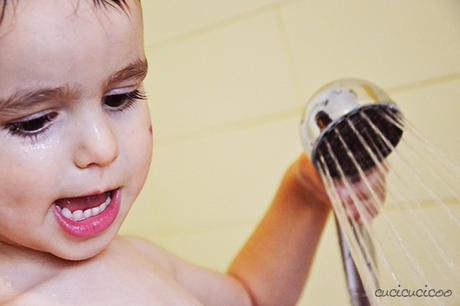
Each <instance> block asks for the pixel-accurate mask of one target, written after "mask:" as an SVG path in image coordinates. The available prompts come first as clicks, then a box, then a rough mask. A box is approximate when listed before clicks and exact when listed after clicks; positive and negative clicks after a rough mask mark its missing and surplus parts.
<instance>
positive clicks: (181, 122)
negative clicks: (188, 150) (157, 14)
mask: <svg viewBox="0 0 460 306" xmlns="http://www.w3.org/2000/svg"><path fill="white" fill-rule="evenodd" d="M147 52H148V56H149V61H150V74H149V78H148V79H147V80H146V83H145V84H146V90H147V92H148V94H149V96H150V101H151V104H152V114H153V118H154V127H155V128H156V133H157V134H156V135H157V137H160V138H164V137H171V136H174V135H177V134H184V133H185V134H190V133H194V132H196V131H199V130H201V129H205V128H210V127H214V126H221V125H225V124H226V123H228V122H234V121H237V120H242V119H245V118H253V117H259V116H263V115H266V114H272V113H276V112H278V111H280V110H286V109H290V108H292V107H293V106H295V105H297V104H296V103H297V101H295V98H294V95H295V92H294V88H293V85H292V82H291V74H290V72H289V70H288V67H287V64H286V63H287V57H286V53H285V49H284V46H283V44H282V40H281V35H280V32H279V31H278V19H277V18H276V14H275V13H273V12H267V13H266V14H263V15H260V16H256V17H254V18H251V19H248V20H244V21H241V22H238V23H236V24H232V25H229V26H225V27H221V28H219V29H216V30H214V31H209V32H207V33H204V34H202V35H198V36H196V37H193V38H190V39H186V40H182V41H180V42H175V43H172V44H168V45H165V46H162V47H158V48H153V49H149V50H147Z"/></svg>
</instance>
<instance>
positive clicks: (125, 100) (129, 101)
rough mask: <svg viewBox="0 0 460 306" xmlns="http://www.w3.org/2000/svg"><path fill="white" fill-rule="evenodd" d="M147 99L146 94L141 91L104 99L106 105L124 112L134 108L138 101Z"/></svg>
mask: <svg viewBox="0 0 460 306" xmlns="http://www.w3.org/2000/svg"><path fill="white" fill-rule="evenodd" d="M145 99H147V97H146V95H145V93H143V92H142V91H140V90H139V89H136V90H133V91H131V92H128V93H124V94H119V95H108V96H105V97H104V104H105V105H106V106H107V107H108V108H109V109H110V110H115V111H124V110H125V109H127V108H129V107H131V106H133V105H134V104H135V103H136V102H137V101H138V100H145Z"/></svg>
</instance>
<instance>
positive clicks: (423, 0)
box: [122, 0, 460, 306]
mask: <svg viewBox="0 0 460 306" xmlns="http://www.w3.org/2000/svg"><path fill="white" fill-rule="evenodd" d="M143 6H144V19H145V27H146V28H145V42H146V52H147V56H148V59H149V64H150V72H149V76H148V79H147V80H146V84H145V85H146V90H147V92H148V95H149V98H150V102H149V103H150V106H151V113H152V118H153V123H154V130H155V142H154V158H153V164H152V169H151V173H150V176H149V178H148V181H147V183H146V186H145V188H144V191H143V192H142V194H141V196H140V197H139V199H138V200H137V203H136V204H135V206H134V208H133V209H132V212H131V214H130V216H129V217H128V219H127V221H126V224H125V225H124V227H123V229H122V232H123V233H128V234H136V235H140V236H144V237H146V238H148V239H150V240H152V241H155V242H157V243H159V244H161V245H163V246H164V247H166V248H167V249H169V250H171V251H172V252H174V253H176V254H177V255H179V256H181V257H183V258H185V259H188V260H190V261H192V262H194V263H198V264H201V265H204V266H207V267H211V268H214V269H217V270H220V271H225V269H226V266H227V265H228V264H229V262H230V261H231V259H232V258H233V256H234V255H235V253H236V252H237V251H238V249H239V247H240V246H241V245H242V244H243V242H244V241H245V239H246V238H247V236H248V235H249V234H250V233H251V231H252V229H253V228H254V227H255V225H256V224H257V222H258V220H259V219H260V218H261V216H262V214H263V213H264V211H266V209H267V208H268V205H269V203H270V201H271V198H272V196H273V194H274V192H275V189H276V187H277V185H278V183H279V180H280V178H281V176H282V174H283V171H284V170H285V169H286V168H287V166H288V165H289V163H290V162H291V161H292V160H293V159H294V158H295V157H296V156H297V155H298V154H299V153H300V152H301V146H300V140H299V136H298V123H299V119H300V112H301V110H302V108H303V105H304V103H305V101H306V100H307V99H308V97H309V96H310V95H311V94H312V93H313V92H314V91H316V90H317V89H318V88H319V87H320V86H322V85H323V84H324V83H327V82H329V81H332V80H334V79H337V78H342V77H357V78H363V79H368V80H370V81H372V82H374V83H376V84H379V85H380V86H382V87H383V88H384V89H385V90H387V91H388V92H389V93H390V95H391V96H392V97H393V99H394V100H395V101H397V102H398V103H399V105H400V106H401V108H402V109H403V111H404V113H405V114H406V116H407V117H409V119H411V120H412V121H413V123H414V124H415V125H416V126H417V128H418V129H419V130H420V131H421V132H422V133H423V134H425V135H426V136H427V138H428V139H429V140H430V141H432V142H433V143H434V144H435V145H436V146H438V147H439V148H440V149H441V150H443V151H444V152H445V153H446V154H447V155H448V156H449V157H450V158H451V159H452V160H454V161H455V162H457V163H458V164H460V155H459V153H458V152H459V151H460V136H459V132H460V120H459V117H460V56H459V54H460V2H459V1H458V0H437V1H434V0H405V1H399V0H398V1H397V0H389V1H387V0H385V1H384V0H378V1H377V0H376V1H364V0H349V1H342V0H329V1H319V0H291V1H287V0H286V1H281V0H278V1H276V0H215V1H210V0H195V1H186V0H148V1H143ZM332 221H333V220H332V218H331V220H330V222H329V223H328V226H327V228H326V231H325V233H324V236H323V240H322V242H321V245H320V248H319V250H318V253H317V258H316V262H315V265H314V268H313V271H312V274H311V277H310V279H309V283H308V285H307V287H306V290H305V292H304V296H303V298H302V301H301V302H300V303H299V305H315V306H317V305H318V306H321V305H346V304H347V293H346V289H345V281H344V278H343V274H342V268H341V263H340V257H339V250H338V247H337V238H336V234H335V228H334V225H333V222H332ZM280 264H282V262H280ZM325 276H327V277H325Z"/></svg>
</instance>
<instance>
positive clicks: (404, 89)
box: [385, 73, 460, 95]
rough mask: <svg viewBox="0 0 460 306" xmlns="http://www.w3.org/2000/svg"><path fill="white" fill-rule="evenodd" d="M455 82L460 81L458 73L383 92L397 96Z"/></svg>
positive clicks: (394, 87) (389, 88)
mask: <svg viewBox="0 0 460 306" xmlns="http://www.w3.org/2000/svg"><path fill="white" fill-rule="evenodd" d="M455 81H460V73H457V74H449V75H444V76H440V77H435V78H431V79H426V80H421V81H416V82H412V83H406V84H402V85H397V86H392V87H388V88H387V89H385V90H386V91H387V92H388V93H390V94H394V95H398V94H402V93H406V92H409V91H413V90H417V89H421V88H427V87H430V86H436V85H442V84H446V83H450V82H455Z"/></svg>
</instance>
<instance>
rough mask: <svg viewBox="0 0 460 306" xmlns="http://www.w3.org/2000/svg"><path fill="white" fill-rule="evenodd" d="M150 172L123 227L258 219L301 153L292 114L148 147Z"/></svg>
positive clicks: (179, 226) (193, 226) (175, 226)
mask: <svg viewBox="0 0 460 306" xmlns="http://www.w3.org/2000/svg"><path fill="white" fill-rule="evenodd" d="M154 151H155V156H154V158H153V166H152V171H151V173H150V176H149V179H148V181H147V183H146V186H145V187H144V191H143V194H142V197H141V198H140V199H139V200H138V201H137V204H136V205H135V206H134V208H133V211H132V212H131V217H130V218H128V220H127V224H126V225H125V227H128V228H131V229H139V227H140V226H142V231H148V232H150V231H151V232H155V231H158V230H163V229H174V230H189V229H203V228H208V227H216V226H222V225H234V224H240V223H241V222H243V223H244V222H246V221H248V220H251V221H252V220H257V219H259V218H260V217H261V216H262V214H263V212H264V211H265V210H266V208H267V207H268V205H269V204H270V202H271V199H272V196H273V195H274V193H275V190H276V188H277V186H278V183H279V181H280V179H281V176H282V175H283V173H284V171H285V169H286V168H287V166H288V165H289V164H290V162H291V161H292V160H293V159H294V158H295V157H296V156H297V155H298V154H299V153H300V152H301V147H300V140H299V135H298V118H293V119H289V120H285V121H281V122H275V123H267V124H265V125H262V126H257V127H251V128H246V129H241V130H235V131H229V132H222V133H220V134H217V135H208V136H203V137H199V138H191V139H189V140H187V141H183V142H180V143H174V144H168V145H163V146H162V145H159V146H158V147H155V148H154Z"/></svg>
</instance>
